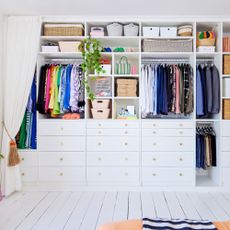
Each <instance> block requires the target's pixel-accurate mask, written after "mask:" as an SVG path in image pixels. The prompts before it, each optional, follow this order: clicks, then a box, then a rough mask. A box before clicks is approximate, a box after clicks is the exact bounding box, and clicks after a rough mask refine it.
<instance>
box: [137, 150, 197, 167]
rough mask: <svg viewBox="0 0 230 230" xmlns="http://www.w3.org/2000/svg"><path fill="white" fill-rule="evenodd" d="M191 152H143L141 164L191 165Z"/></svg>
mask: <svg viewBox="0 0 230 230" xmlns="http://www.w3.org/2000/svg"><path fill="white" fill-rule="evenodd" d="M193 158H194V156H193V152H183V153H174V152H160V153H152V152H143V153H142V165H143V166H154V167H166V166H167V167H193V166H194V159H193Z"/></svg>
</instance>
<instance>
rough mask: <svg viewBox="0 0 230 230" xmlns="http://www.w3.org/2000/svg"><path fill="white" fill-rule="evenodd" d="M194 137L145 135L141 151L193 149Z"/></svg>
mask: <svg viewBox="0 0 230 230" xmlns="http://www.w3.org/2000/svg"><path fill="white" fill-rule="evenodd" d="M193 148H194V139H193V138H190V137H164V138H162V137H145V138H142V151H166V152H167V151H172V152H173V151H178V152H180V151H184V152H189V151H193Z"/></svg>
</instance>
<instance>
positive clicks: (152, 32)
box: [142, 26, 160, 38]
mask: <svg viewBox="0 0 230 230" xmlns="http://www.w3.org/2000/svg"><path fill="white" fill-rule="evenodd" d="M142 29H143V36H144V37H152V38H154V37H159V36H160V27H156V26H153V27H152V26H144V27H143V28H142Z"/></svg>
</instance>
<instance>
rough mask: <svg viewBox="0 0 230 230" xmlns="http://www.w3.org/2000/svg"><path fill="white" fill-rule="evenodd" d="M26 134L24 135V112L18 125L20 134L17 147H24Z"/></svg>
mask: <svg viewBox="0 0 230 230" xmlns="http://www.w3.org/2000/svg"><path fill="white" fill-rule="evenodd" d="M26 136H27V135H26V113H25V114H24V117H23V120H22V124H21V127H20V135H19V143H18V148H19V149H25V148H26Z"/></svg>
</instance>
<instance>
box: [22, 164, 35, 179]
mask: <svg viewBox="0 0 230 230" xmlns="http://www.w3.org/2000/svg"><path fill="white" fill-rule="evenodd" d="M20 172H21V178H22V181H23V182H36V181H37V178H38V167H20Z"/></svg>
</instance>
